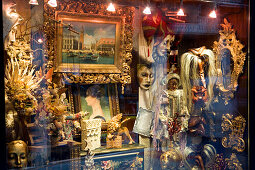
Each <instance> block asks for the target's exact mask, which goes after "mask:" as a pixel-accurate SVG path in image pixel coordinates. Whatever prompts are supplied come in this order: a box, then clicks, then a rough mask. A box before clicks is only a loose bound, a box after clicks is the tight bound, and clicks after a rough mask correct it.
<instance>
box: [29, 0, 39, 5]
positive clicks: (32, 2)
mask: <svg viewBox="0 0 255 170" xmlns="http://www.w3.org/2000/svg"><path fill="white" fill-rule="evenodd" d="M29 4H31V5H39V4H38V1H37V0H30V1H29Z"/></svg>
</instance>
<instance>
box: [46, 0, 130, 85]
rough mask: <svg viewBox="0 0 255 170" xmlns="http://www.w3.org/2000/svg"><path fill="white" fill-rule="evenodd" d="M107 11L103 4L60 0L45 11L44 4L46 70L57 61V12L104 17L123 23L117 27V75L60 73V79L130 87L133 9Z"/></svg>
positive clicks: (71, 81) (80, 0)
mask: <svg viewBox="0 0 255 170" xmlns="http://www.w3.org/2000/svg"><path fill="white" fill-rule="evenodd" d="M106 9H107V1H98V0H93V1H92V0H90V1H85V0H61V1H58V6H57V7H56V8H52V7H49V6H48V4H47V0H44V31H45V34H46V38H47V51H48V64H47V67H48V68H52V67H54V65H55V62H56V57H57V50H56V47H57V42H56V39H57V37H56V29H57V25H58V24H59V22H60V21H57V20H56V13H57V12H67V13H73V14H92V15H93V16H94V17H95V16H106V17H114V16H116V17H118V16H121V17H124V20H123V21H124V23H123V25H122V26H121V30H120V32H123V35H122V36H120V37H119V39H120V45H119V48H120V50H119V51H120V52H119V55H120V57H119V58H120V72H119V73H79V74H78V73H71V72H69V73H67V72H65V73H61V74H62V75H63V77H64V79H65V80H66V81H67V82H69V83H84V84H92V83H97V84H101V83H102V84H103V83H122V86H123V87H124V85H125V84H128V83H131V76H130V63H131V62H132V54H131V51H132V48H133V41H132V37H133V26H132V22H133V16H134V7H121V6H119V7H116V11H115V12H109V11H107V10H106Z"/></svg>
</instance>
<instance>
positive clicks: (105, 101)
mask: <svg viewBox="0 0 255 170" xmlns="http://www.w3.org/2000/svg"><path fill="white" fill-rule="evenodd" d="M72 95H73V101H72V103H73V106H74V107H75V109H74V110H75V112H80V111H83V112H88V113H87V115H86V116H85V119H95V118H99V119H102V120H103V122H107V121H109V120H110V119H111V118H112V117H113V116H114V115H116V114H118V113H119V100H118V99H119V98H118V92H117V86H116V84H86V85H76V87H74V88H72Z"/></svg>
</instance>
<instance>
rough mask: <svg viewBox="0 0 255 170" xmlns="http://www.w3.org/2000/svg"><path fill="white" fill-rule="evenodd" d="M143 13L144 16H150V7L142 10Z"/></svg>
mask: <svg viewBox="0 0 255 170" xmlns="http://www.w3.org/2000/svg"><path fill="white" fill-rule="evenodd" d="M143 13H144V14H151V9H150V7H148V6H147V7H146V8H145V9H144V10H143Z"/></svg>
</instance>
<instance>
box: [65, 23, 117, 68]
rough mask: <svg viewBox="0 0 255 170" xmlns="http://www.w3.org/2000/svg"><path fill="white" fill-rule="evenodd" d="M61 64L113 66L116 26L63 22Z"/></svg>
mask: <svg viewBox="0 0 255 170" xmlns="http://www.w3.org/2000/svg"><path fill="white" fill-rule="evenodd" d="M64 23H65V24H70V25H71V26H72V27H71V29H70V27H68V26H64V27H63V39H62V44H63V45H62V63H74V64H78V63H79V64H114V55H115V40H116V25H115V24H108V23H90V22H76V21H65V22H64Z"/></svg>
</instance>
